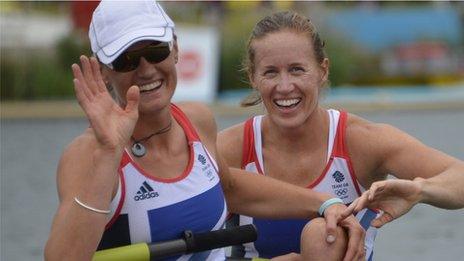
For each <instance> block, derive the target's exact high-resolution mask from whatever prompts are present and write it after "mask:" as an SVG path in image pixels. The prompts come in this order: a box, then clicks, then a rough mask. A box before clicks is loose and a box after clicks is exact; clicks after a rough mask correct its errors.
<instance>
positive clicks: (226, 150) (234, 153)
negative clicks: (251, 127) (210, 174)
mask: <svg viewBox="0 0 464 261" xmlns="http://www.w3.org/2000/svg"><path fill="white" fill-rule="evenodd" d="M244 126H245V123H244V122H242V123H239V124H236V125H234V126H232V127H229V128H227V129H224V130H222V131H220V132H219V134H218V140H217V144H218V150H219V151H220V152H221V154H222V155H223V156H224V158H225V160H226V161H227V163H228V164H229V166H231V167H236V168H240V167H241V163H242V147H243V130H244Z"/></svg>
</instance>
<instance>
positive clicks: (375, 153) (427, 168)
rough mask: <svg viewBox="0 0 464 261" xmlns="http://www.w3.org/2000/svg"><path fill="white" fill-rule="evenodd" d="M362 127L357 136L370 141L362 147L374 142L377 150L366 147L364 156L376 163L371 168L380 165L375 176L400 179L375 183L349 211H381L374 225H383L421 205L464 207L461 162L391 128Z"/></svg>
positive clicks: (463, 164) (368, 125) (373, 146)
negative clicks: (366, 209)
mask: <svg viewBox="0 0 464 261" xmlns="http://www.w3.org/2000/svg"><path fill="white" fill-rule="evenodd" d="M363 124H366V123H365V122H364V123H361V127H356V128H355V129H357V130H358V131H357V134H355V135H363V137H364V141H366V140H367V142H364V143H363V144H364V145H365V144H366V143H367V144H369V143H371V144H370V145H369V148H375V149H372V150H369V149H368V148H364V149H365V150H366V151H367V152H368V153H365V154H367V155H370V156H371V157H370V159H371V160H372V158H373V159H374V161H376V163H375V164H372V165H376V166H378V167H377V168H376V170H375V171H373V173H377V174H380V175H381V176H382V177H384V176H386V175H387V174H392V175H394V176H395V177H397V178H399V179H398V180H385V181H377V182H374V183H373V184H372V185H371V187H370V189H369V190H368V191H366V192H365V193H364V194H363V195H362V196H361V197H360V198H359V199H358V200H357V201H355V202H354V203H353V204H352V206H350V208H349V209H348V210H347V211H350V210H353V211H359V210H360V209H362V208H364V207H366V206H367V207H373V208H380V209H381V210H383V211H384V212H385V213H384V214H383V216H381V217H380V218H379V219H378V220H376V221H374V223H373V225H375V226H382V225H384V224H385V223H387V222H390V221H392V220H394V219H396V218H398V217H400V216H402V215H403V214H405V213H407V212H408V211H409V210H410V209H411V208H412V207H413V206H414V205H415V204H417V203H419V202H422V203H427V204H430V205H433V206H436V207H440V208H449V209H454V208H462V207H464V189H463V186H464V163H463V162H462V161H459V160H458V159H455V158H453V157H451V156H449V155H446V154H444V153H442V152H440V151H438V150H435V149H433V148H430V147H427V146H425V145H424V144H422V143H421V142H419V141H418V140H417V139H415V138H413V137H411V136H409V135H407V134H406V133H404V132H402V131H400V130H398V129H396V128H393V127H391V126H388V125H383V124H371V123H367V124H366V125H364V126H363ZM352 133H354V132H352ZM374 136H375V138H374ZM358 149H359V148H358ZM368 161H369V160H368ZM373 179H376V178H375V177H374V178H373Z"/></svg>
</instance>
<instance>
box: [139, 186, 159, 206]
mask: <svg viewBox="0 0 464 261" xmlns="http://www.w3.org/2000/svg"><path fill="white" fill-rule="evenodd" d="M158 196H159V194H158V192H156V191H154V190H153V188H152V187H151V186H150V185H149V184H148V183H147V182H146V181H144V182H143V183H142V186H140V188H139V191H137V194H136V195H135V196H134V200H135V201H139V200H144V199H149V198H156V197H158Z"/></svg>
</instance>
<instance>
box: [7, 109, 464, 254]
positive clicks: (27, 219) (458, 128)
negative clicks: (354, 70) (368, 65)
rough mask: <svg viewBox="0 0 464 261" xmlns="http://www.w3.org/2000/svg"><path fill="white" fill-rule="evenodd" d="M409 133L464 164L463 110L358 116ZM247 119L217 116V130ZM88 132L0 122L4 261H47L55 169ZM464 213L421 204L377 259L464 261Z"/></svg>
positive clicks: (386, 238) (382, 238)
mask: <svg viewBox="0 0 464 261" xmlns="http://www.w3.org/2000/svg"><path fill="white" fill-rule="evenodd" d="M360 115H361V116H362V117H365V118H367V119H369V120H372V121H376V122H385V123H390V124H393V125H394V126H396V127H398V128H400V129H402V130H404V131H406V132H408V133H410V134H412V135H413V136H415V137H417V138H418V139H419V140H421V141H422V142H424V143H426V144H427V145H430V146H432V147H434V148H437V149H439V150H442V151H444V152H446V153H448V154H451V155H452V156H454V157H457V158H459V159H464V139H463V133H464V111H463V110H449V111H446V110H441V111H394V112H368V113H360ZM246 117H247V116H241V117H230V118H229V117H228V118H219V119H218V124H219V128H220V129H222V128H225V127H228V126H231V125H233V124H235V123H238V122H240V121H243V120H244V119H246ZM87 126H88V124H87V122H86V120H84V119H67V120H3V121H2V122H1V151H0V153H1V162H0V163H1V176H0V177H1V180H0V181H1V182H0V183H1V187H0V191H1V195H0V196H1V255H0V260H4V261H16V260H22V261H28V260H42V259H43V246H44V244H45V242H46V240H47V237H48V233H49V229H50V224H51V221H52V217H53V214H54V212H55V210H56V207H57V204H58V200H57V194H56V185H55V184H56V182H55V170H56V164H57V162H58V159H59V155H60V154H61V152H62V151H63V149H64V148H65V146H66V144H68V143H69V142H70V141H71V140H72V139H73V137H75V136H77V135H78V134H80V133H81V132H82V131H83V130H84V129H85V128H86V127H87ZM463 246H464V210H457V211H448V210H440V209H436V208H433V207H430V206H425V205H420V206H416V207H415V208H414V209H413V210H412V211H411V212H410V213H408V214H407V215H406V216H404V217H402V218H401V219H399V220H397V221H395V222H393V223H392V224H389V225H387V226H386V227H384V228H382V229H381V230H380V231H379V234H378V236H377V240H376V247H375V250H374V256H375V260H379V261H381V260H421V261H428V260H430V261H432V260H442V261H445V260H462V257H463V256H464V248H463Z"/></svg>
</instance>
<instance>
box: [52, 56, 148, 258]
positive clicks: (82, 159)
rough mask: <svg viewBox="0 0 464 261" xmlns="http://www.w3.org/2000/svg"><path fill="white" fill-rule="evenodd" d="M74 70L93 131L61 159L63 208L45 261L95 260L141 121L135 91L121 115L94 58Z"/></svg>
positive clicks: (59, 181) (84, 59)
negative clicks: (127, 149)
mask: <svg viewBox="0 0 464 261" xmlns="http://www.w3.org/2000/svg"><path fill="white" fill-rule="evenodd" d="M72 70H73V74H74V89H75V92H76V97H77V100H78V101H79V105H80V106H81V107H82V109H83V110H84V112H85V114H86V115H87V118H88V120H89V122H90V125H91V128H90V129H88V130H86V132H85V133H84V134H83V135H81V136H80V137H78V138H77V139H75V140H74V141H73V143H71V144H70V145H69V146H68V148H67V149H66V151H65V152H64V153H63V155H62V157H61V160H60V163H59V166H58V171H57V186H58V194H59V198H60V204H59V207H58V210H57V212H56V214H55V217H54V220H53V224H52V228H51V232H50V236H49V239H48V241H47V244H46V247H45V259H46V260H90V259H91V257H92V255H93V253H94V251H95V249H96V248H97V245H98V243H99V241H100V238H101V236H102V233H103V231H104V227H105V225H106V223H107V222H108V216H107V214H106V213H105V212H106V210H108V208H109V204H110V201H111V197H112V194H113V190H114V188H115V187H116V185H117V182H118V174H117V173H118V172H117V169H118V166H119V162H120V160H121V155H122V152H123V149H124V146H125V144H126V143H127V142H128V140H129V139H130V135H131V133H132V131H133V128H134V126H135V122H136V121H137V117H138V108H137V106H138V97H139V96H138V95H139V94H138V90H137V88H136V87H131V89H129V91H128V93H127V100H128V103H127V106H126V108H125V109H122V108H120V107H119V105H118V104H116V103H115V102H114V101H113V100H112V98H111V96H110V95H109V93H108V92H107V90H106V86H105V85H104V83H103V81H102V78H101V74H100V69H99V65H98V62H97V60H96V59H95V58H91V59H88V58H87V57H85V56H81V67H79V66H78V65H76V64H73V66H72ZM76 199H77V201H76ZM79 202H81V203H79ZM81 204H82V205H81ZM86 206H87V207H86ZM92 208H93V209H94V210H92Z"/></svg>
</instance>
